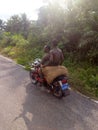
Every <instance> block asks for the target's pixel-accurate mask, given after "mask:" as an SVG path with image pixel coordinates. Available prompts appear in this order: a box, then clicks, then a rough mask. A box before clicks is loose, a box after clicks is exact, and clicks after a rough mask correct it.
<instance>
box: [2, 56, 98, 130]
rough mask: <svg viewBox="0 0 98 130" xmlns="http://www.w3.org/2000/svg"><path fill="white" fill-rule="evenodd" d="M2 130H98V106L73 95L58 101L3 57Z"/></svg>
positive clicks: (75, 94) (73, 93)
mask: <svg viewBox="0 0 98 130" xmlns="http://www.w3.org/2000/svg"><path fill="white" fill-rule="evenodd" d="M0 130H98V104H96V103H94V102H93V101H91V100H89V99H87V98H85V97H83V96H81V95H80V94H78V93H75V92H73V91H72V92H71V95H70V96H68V97H66V98H64V99H62V100H59V99H56V98H55V97H53V96H52V95H50V94H48V93H46V91H45V90H42V89H39V88H38V87H36V86H32V84H30V80H29V74H28V72H27V71H25V70H24V69H23V68H22V67H21V66H19V65H17V64H15V63H14V62H12V61H11V60H8V59H6V58H4V57H2V56H0Z"/></svg>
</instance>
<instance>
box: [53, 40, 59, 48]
mask: <svg viewBox="0 0 98 130" xmlns="http://www.w3.org/2000/svg"><path fill="white" fill-rule="evenodd" d="M57 45H58V41H57V40H56V39H54V40H53V41H52V46H53V47H57Z"/></svg>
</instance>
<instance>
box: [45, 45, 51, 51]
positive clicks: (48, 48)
mask: <svg viewBox="0 0 98 130" xmlns="http://www.w3.org/2000/svg"><path fill="white" fill-rule="evenodd" d="M49 51H50V46H49V45H45V46H44V52H45V53H48V52H49Z"/></svg>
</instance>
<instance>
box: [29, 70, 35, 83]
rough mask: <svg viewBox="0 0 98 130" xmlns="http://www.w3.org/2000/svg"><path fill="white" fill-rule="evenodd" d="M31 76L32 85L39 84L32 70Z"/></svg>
mask: <svg viewBox="0 0 98 130" xmlns="http://www.w3.org/2000/svg"><path fill="white" fill-rule="evenodd" d="M29 75H30V80H31V83H32V84H37V80H36V78H35V76H34V72H33V71H32V70H31V71H30V73H29Z"/></svg>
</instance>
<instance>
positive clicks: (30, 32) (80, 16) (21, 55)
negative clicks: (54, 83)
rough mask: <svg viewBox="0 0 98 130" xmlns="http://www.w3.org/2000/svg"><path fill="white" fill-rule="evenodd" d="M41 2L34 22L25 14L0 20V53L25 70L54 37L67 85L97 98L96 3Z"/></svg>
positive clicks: (78, 0) (86, 0)
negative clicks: (24, 67) (41, 4)
mask: <svg viewBox="0 0 98 130" xmlns="http://www.w3.org/2000/svg"><path fill="white" fill-rule="evenodd" d="M61 1H62V3H61ZM45 2H46V4H45V5H44V6H42V7H41V8H40V9H39V14H38V20H37V21H30V20H29V19H28V18H27V16H26V15H25V14H22V15H21V16H19V15H14V16H12V17H11V18H10V19H8V20H7V22H4V21H3V20H0V52H1V53H2V54H4V55H6V56H8V57H11V58H12V59H14V60H16V61H17V62H18V63H19V64H22V65H25V66H26V68H28V67H29V63H30V62H31V61H32V60H34V59H35V58H38V57H39V58H41V57H42V55H43V46H44V45H45V44H50V45H51V41H52V40H53V39H54V38H55V39H57V40H58V41H59V47H60V48H61V49H62V51H63V53H64V56H65V61H64V65H65V66H66V67H68V69H69V75H70V76H69V77H70V84H71V86H73V87H74V88H76V89H77V90H79V91H80V92H82V93H84V94H87V95H89V96H91V97H96V98H97V99H98V1H97V0H94V1H90V0H66V1H65V0H58V1H57V0H54V2H52V1H50V0H46V1H45Z"/></svg>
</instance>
